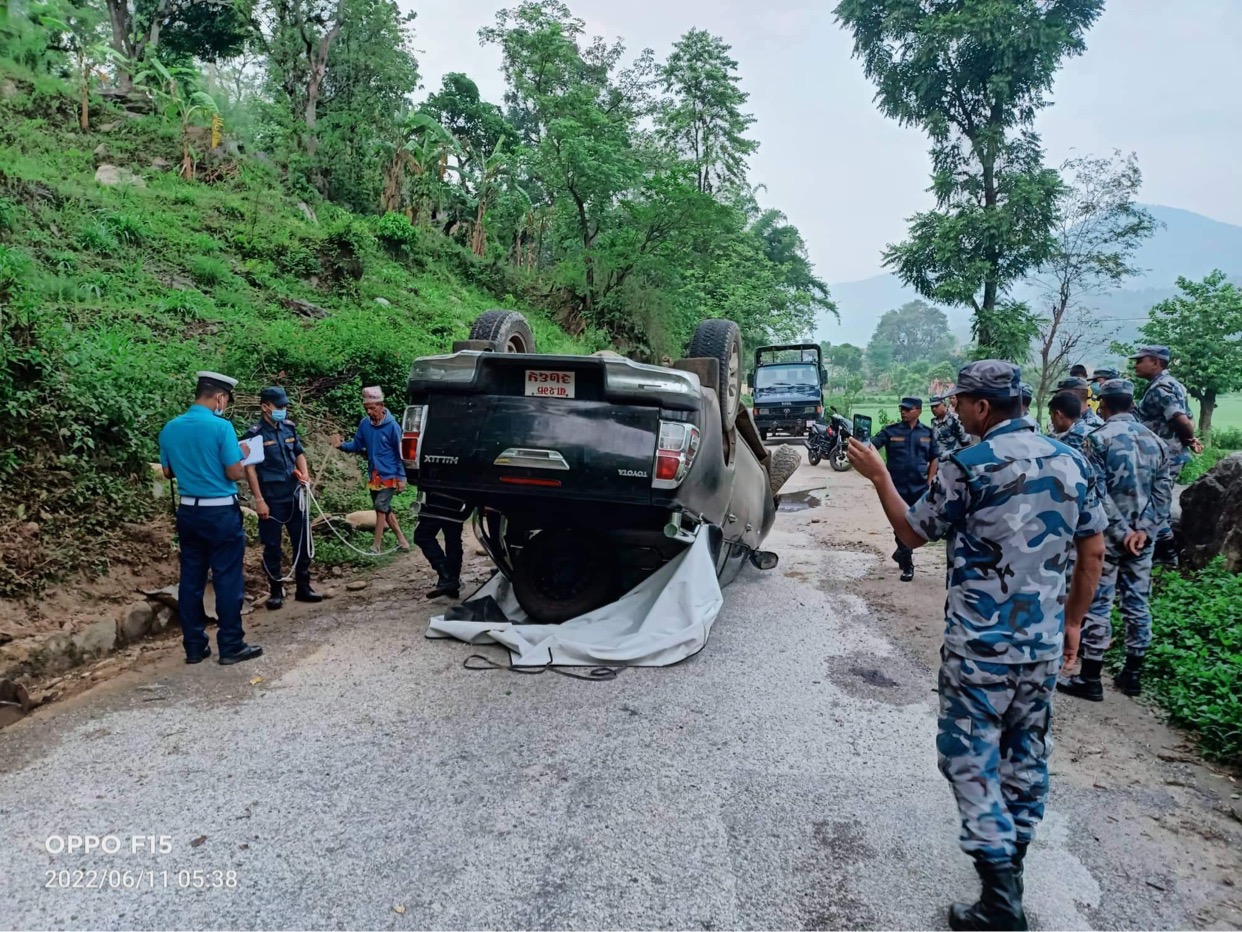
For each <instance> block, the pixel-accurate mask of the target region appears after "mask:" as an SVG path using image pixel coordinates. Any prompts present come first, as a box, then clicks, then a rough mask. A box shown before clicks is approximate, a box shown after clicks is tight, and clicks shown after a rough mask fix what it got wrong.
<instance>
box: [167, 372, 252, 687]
mask: <svg viewBox="0 0 1242 932" xmlns="http://www.w3.org/2000/svg"><path fill="white" fill-rule="evenodd" d="M236 385H237V380H236V379H231V378H229V377H228V376H227V375H221V374H220V373H218V372H200V373H198V385H197V387H196V388H195V392H194V404H192V405H190V409H189V410H188V411H186V413H185V414H182V415H180V416H178V417H175V418H173V419H172V420H171V421H169V422H168V423H167V424H165V425H164V429H163V430H161V431H160V465H161V466H163V468H164V477H165V478H166V479H175V480H176V482H177V485H178V490H179V491H180V493H181V501H180V504H179V505H178V506H177V536H178V538H179V539H180V542H181V583H180V586H179V588H178V595H177V599H178V606H177V611H178V614H179V616H180V618H181V635H182V641H183V643H184V645H185V662H186V663H201V662H202V661H204V660H206V659H207V658H208V657H210V656H211V646H210V642H209V641H208V640H207V630H206V627H207V618H206V614H205V612H204V611H203V593H204V592H205V591H206V589H207V574H208V572H210V573H211V579H212V583H213V585H214V586H215V592H216V615H217V616H218V618H219V621H218V625H219V627H218V628H217V630H216V646H217V647H218V648H219V650H220V663H222V664H233V663H241V662H242V661H243V660H253V659H254V658H255V657H259V656H261V655H262V654H263V648H261V647H258V646H256V645H252V644H247V643H246V638H245V631H244V630H243V629H242V620H241V610H242V599H243V572H242V570H243V567H242V562H243V559H244V557H245V555H246V532H245V531H244V530H243V529H242V517H241V506H240V505H238V503H237V483H238V482H239V481H240V480H241V478H242V476H243V475H244V474H245V470H244V467H243V466H242V460H243V459H245V457H246V455H247V454H248V452H249V446H248V445H246V446H243V445H241V444H239V443H238V441H237V435H236V434H235V433H234V432H233V425H232V424H230V423H229V422H228V421H227V420H226V419H225V417H224V412H225V409H227V408H228V406H229V404H230V403H231V402H232V400H233V388H234V387H235V386H236Z"/></svg>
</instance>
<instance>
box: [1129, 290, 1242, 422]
mask: <svg viewBox="0 0 1242 932" xmlns="http://www.w3.org/2000/svg"><path fill="white" fill-rule="evenodd" d="M1177 287H1178V288H1179V289H1180V290H1181V292H1182V293H1181V294H1180V295H1178V296H1177V297H1174V298H1169V299H1168V300H1167V301H1161V302H1160V303H1159V304H1157V305H1156V306H1155V307H1153V308H1152V309H1151V311H1150V312H1149V316H1150V317H1151V320H1149V321H1148V322H1147V323H1145V324H1144V325H1143V326H1142V327H1140V328H1139V333H1140V334H1142V336H1143V339H1144V342H1147V343H1154V344H1157V345H1162V346H1167V347H1169V349H1170V350H1171V351H1172V354H1173V358H1174V359H1175V360H1176V365H1177V378H1178V380H1179V381H1180V382H1181V383H1182V384H1183V385H1185V386H1186V391H1188V392H1189V393H1190V394H1191V395H1192V396H1193V397H1194V398H1195V399H1197V400H1198V401H1199V403H1200V410H1199V433H1200V434H1201V435H1202V437H1203V440H1204V442H1205V443H1208V442H1210V441H1211V437H1212V412H1213V411H1215V410H1216V399H1217V398H1218V397H1219V396H1220V395H1222V394H1225V393H1227V392H1234V391H1238V390H1239V389H1242V289H1239V288H1238V286H1237V285H1235V284H1233V283H1232V282H1230V281H1228V280H1227V279H1226V277H1225V273H1224V272H1221V271H1220V270H1217V271H1214V272H1212V274H1211V275H1209V276H1207V278H1205V279H1203V281H1198V282H1196V281H1191V280H1190V279H1187V278H1179V279H1178V280H1177Z"/></svg>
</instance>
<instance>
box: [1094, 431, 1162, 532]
mask: <svg viewBox="0 0 1242 932" xmlns="http://www.w3.org/2000/svg"><path fill="white" fill-rule="evenodd" d="M1087 455H1088V457H1090V459H1091V463H1092V465H1093V466H1094V467H1095V470H1096V474H1097V477H1098V478H1097V481H1098V483H1099V485H1100V488H1101V490H1102V491H1104V492H1105V493H1106V494H1105V496H1104V510H1105V512H1106V513H1107V514H1108V532H1107V536H1108V540H1109V543H1110V545H1114V546H1116V545H1119V544H1120V543H1121V541H1122V540H1123V539H1124V538H1125V536H1126V535H1127V534H1128V533H1130V532H1131V531H1143V532H1145V533H1146V534H1147V536H1148V537H1153V538H1154V537H1155V536H1156V531H1158V530H1159V529H1160V525H1161V523H1162V522H1163V520H1164V518H1165V516H1167V515H1168V513H1169V505H1170V503H1171V502H1172V500H1173V476H1172V473H1171V458H1170V457H1169V451H1168V448H1167V447H1166V446H1165V444H1164V441H1162V440H1161V439H1160V438H1159V437H1157V436H1156V435H1155V433H1154V432H1153V431H1150V430H1148V429H1147V428H1146V427H1144V426H1143V425H1142V424H1140V423H1139V422H1138V421H1137V420H1136V419H1135V417H1134V415H1133V414H1129V413H1126V414H1114V415H1113V416H1112V417H1110V418H1109V419H1108V421H1107V422H1105V424H1104V426H1103V427H1101V428H1100V429H1099V430H1094V431H1092V432H1091V433H1090V434H1088V435H1087Z"/></svg>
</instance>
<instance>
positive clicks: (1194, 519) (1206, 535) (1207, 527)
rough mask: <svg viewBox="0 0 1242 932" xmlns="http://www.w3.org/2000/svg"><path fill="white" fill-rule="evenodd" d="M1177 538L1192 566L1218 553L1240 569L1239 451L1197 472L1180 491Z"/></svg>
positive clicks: (1236, 570)
mask: <svg viewBox="0 0 1242 932" xmlns="http://www.w3.org/2000/svg"><path fill="white" fill-rule="evenodd" d="M1181 512H1182V514H1181V521H1180V522H1179V524H1178V538H1179V541H1180V543H1181V549H1182V555H1183V560H1184V562H1185V564H1186V566H1188V567H1190V568H1191V569H1200V568H1201V567H1204V566H1206V565H1207V564H1208V563H1209V562H1210V561H1211V560H1212V558H1213V557H1215V556H1217V555H1218V554H1220V555H1223V556H1224V558H1225V566H1226V567H1227V568H1228V569H1229V571H1230V572H1233V573H1242V453H1234V454H1232V455H1231V456H1228V457H1226V458H1225V459H1223V460H1221V461H1220V462H1219V463H1217V464H1216V465H1215V466H1214V467H1212V469H1210V470H1209V471H1208V472H1206V473H1205V474H1204V475H1202V476H1200V477H1199V478H1198V479H1197V480H1196V481H1195V482H1193V483H1192V484H1191V485H1190V486H1189V488H1187V489H1186V491H1185V492H1183V493H1182V495H1181Z"/></svg>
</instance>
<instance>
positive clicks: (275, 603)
mask: <svg viewBox="0 0 1242 932" xmlns="http://www.w3.org/2000/svg"><path fill="white" fill-rule="evenodd" d="M284 604H285V597H284V596H283V595H276V594H275V593H273V594H272V595H271V597H270V598H268V600H267V601H266V602H264V603H263V607H264V608H266V609H267V610H268V611H269V612H274V611H276V609H278V608H280V607H281V606H282V605H284Z"/></svg>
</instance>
